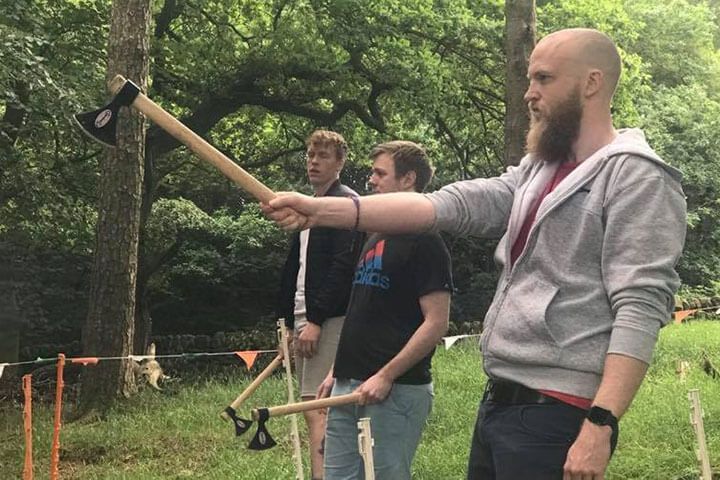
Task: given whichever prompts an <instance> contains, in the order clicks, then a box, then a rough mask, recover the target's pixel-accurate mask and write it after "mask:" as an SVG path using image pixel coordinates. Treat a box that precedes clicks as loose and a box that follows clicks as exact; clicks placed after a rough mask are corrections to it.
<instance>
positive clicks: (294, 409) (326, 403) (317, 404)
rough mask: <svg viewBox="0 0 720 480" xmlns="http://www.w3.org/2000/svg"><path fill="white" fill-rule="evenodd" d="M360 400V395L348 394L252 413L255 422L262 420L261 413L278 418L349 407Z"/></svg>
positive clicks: (261, 409) (255, 410)
mask: <svg viewBox="0 0 720 480" xmlns="http://www.w3.org/2000/svg"><path fill="white" fill-rule="evenodd" d="M358 400H360V394H359V393H348V394H347V395H338V396H337V397H328V398H321V399H319V400H310V401H307V402H297V403H289V404H287V405H279V406H277V407H270V408H255V409H253V411H252V418H253V420H255V421H258V420H260V417H261V411H262V412H267V416H268V417H278V416H281V415H289V414H291V413H300V412H307V411H308V410H317V409H319V408H327V407H338V406H340V405H348V404H350V403H357V402H358Z"/></svg>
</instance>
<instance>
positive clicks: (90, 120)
mask: <svg viewBox="0 0 720 480" xmlns="http://www.w3.org/2000/svg"><path fill="white" fill-rule="evenodd" d="M139 94H140V88H139V87H138V86H137V85H135V84H134V83H133V82H131V81H130V80H126V81H125V84H124V85H123V86H122V87H121V88H120V90H119V91H118V92H117V94H116V95H115V97H114V98H113V99H112V101H111V102H110V103H108V104H107V105H105V106H104V107H102V108H98V109H97V110H93V111H92V112H86V113H78V114H77V115H73V119H74V120H75V122H76V123H77V124H78V125H79V126H80V128H81V129H82V131H83V132H85V134H86V135H87V136H89V137H90V138H92V139H93V140H95V141H96V142H100V143H102V144H104V145H107V146H110V147H114V146H115V145H116V144H117V140H116V129H117V117H118V113H120V107H123V106H129V105H131V104H132V103H133V101H134V100H135V98H137V96H138V95H139Z"/></svg>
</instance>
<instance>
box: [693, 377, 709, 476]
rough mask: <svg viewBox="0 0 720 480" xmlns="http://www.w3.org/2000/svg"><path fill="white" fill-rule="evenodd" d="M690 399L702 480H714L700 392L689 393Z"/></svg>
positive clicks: (694, 390) (695, 390) (696, 390)
mask: <svg viewBox="0 0 720 480" xmlns="http://www.w3.org/2000/svg"><path fill="white" fill-rule="evenodd" d="M688 398H689V399H690V423H691V424H692V426H693V430H695V437H696V438H697V442H698V450H697V457H698V460H699V461H700V478H701V479H702V480H712V470H710V457H709V455H708V448H707V440H706V438H705V426H704V424H703V416H704V412H703V410H702V407H701V406H700V391H699V390H698V389H696V388H695V389H692V390H690V391H689V392H688Z"/></svg>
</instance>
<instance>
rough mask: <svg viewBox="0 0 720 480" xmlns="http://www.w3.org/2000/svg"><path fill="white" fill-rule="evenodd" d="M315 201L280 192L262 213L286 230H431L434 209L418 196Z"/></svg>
mask: <svg viewBox="0 0 720 480" xmlns="http://www.w3.org/2000/svg"><path fill="white" fill-rule="evenodd" d="M357 205H358V206H357V207H356V204H355V201H354V200H352V199H351V198H340V197H322V198H314V197H309V196H306V195H301V194H298V193H280V194H278V196H277V198H275V199H274V200H271V201H270V203H269V204H265V205H263V206H262V208H263V212H265V214H266V215H267V216H268V217H269V218H270V219H272V220H274V221H275V222H276V223H277V224H278V225H279V226H280V227H282V228H283V229H285V230H304V229H306V228H311V227H317V226H323V227H333V228H342V229H347V230H350V229H353V228H354V227H355V224H356V222H357V229H358V230H362V231H369V232H377V233H388V234H398V233H412V232H424V231H427V230H428V229H430V227H431V226H432V224H433V222H434V221H435V209H434V207H433V204H432V203H431V202H430V200H429V199H428V198H426V197H425V196H424V195H422V194H419V193H387V194H378V195H372V196H368V197H362V198H359V199H358V204H357Z"/></svg>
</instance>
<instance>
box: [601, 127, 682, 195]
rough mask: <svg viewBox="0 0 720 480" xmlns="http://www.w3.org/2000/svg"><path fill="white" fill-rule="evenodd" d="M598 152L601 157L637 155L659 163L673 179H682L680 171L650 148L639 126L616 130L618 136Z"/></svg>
mask: <svg viewBox="0 0 720 480" xmlns="http://www.w3.org/2000/svg"><path fill="white" fill-rule="evenodd" d="M598 153H601V155H602V156H603V157H613V156H615V155H626V154H631V155H637V156H640V157H643V158H646V159H648V160H651V161H653V162H654V163H656V164H658V165H660V166H661V167H662V168H663V169H664V170H665V171H667V172H668V173H669V174H670V175H671V176H672V177H673V179H675V180H677V181H678V182H680V181H681V180H682V173H681V172H680V170H678V169H677V168H675V167H673V166H671V165H669V164H668V163H667V162H665V160H663V159H662V158H660V156H658V154H657V153H655V151H654V150H653V149H652V148H650V145H648V143H647V140H646V139H645V134H644V133H643V131H642V130H640V129H639V128H623V129H620V130H618V136H617V137H616V138H615V140H613V141H612V143H610V144H609V145H607V146H606V147H605V148H602V149H600V151H599V152H598ZM593 156H594V155H593Z"/></svg>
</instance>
